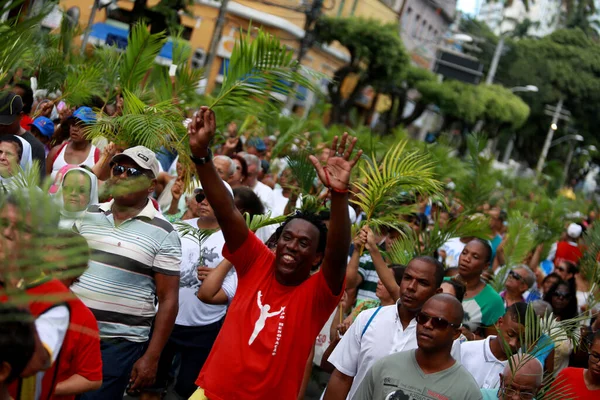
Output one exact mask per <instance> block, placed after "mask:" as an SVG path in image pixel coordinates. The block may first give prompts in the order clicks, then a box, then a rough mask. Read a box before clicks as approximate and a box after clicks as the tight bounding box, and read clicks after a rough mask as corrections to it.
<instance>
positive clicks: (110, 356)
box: [79, 339, 146, 400]
mask: <svg viewBox="0 0 600 400" xmlns="http://www.w3.org/2000/svg"><path fill="white" fill-rule="evenodd" d="M145 349H146V343H134V342H130V341H128V340H125V339H106V340H102V341H101V342H100V350H101V352H102V386H101V387H100V389H98V390H95V391H93V392H87V393H85V394H83V395H81V396H80V397H79V399H80V400H113V399H114V400H120V399H122V398H123V394H124V393H125V389H126V388H127V385H128V384H129V378H130V375H131V370H132V369H133V364H135V363H136V361H137V360H139V358H140V357H141V356H142V355H143V354H144V350H145Z"/></svg>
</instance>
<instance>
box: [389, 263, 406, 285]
mask: <svg viewBox="0 0 600 400" xmlns="http://www.w3.org/2000/svg"><path fill="white" fill-rule="evenodd" d="M390 268H391V269H392V272H393V273H394V279H395V280H396V283H397V284H398V285H400V282H402V277H403V276H404V271H405V270H406V266H405V265H401V264H390Z"/></svg>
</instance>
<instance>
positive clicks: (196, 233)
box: [173, 221, 218, 265]
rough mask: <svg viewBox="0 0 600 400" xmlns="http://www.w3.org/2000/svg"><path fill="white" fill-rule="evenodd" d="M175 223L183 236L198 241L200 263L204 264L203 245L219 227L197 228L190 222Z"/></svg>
mask: <svg viewBox="0 0 600 400" xmlns="http://www.w3.org/2000/svg"><path fill="white" fill-rule="evenodd" d="M173 225H175V229H177V232H179V234H180V235H181V237H188V238H190V239H192V240H193V241H195V242H196V243H198V248H199V249H200V251H199V260H198V261H199V263H200V264H199V265H204V260H203V259H202V245H203V244H204V242H206V240H207V239H208V238H209V237H210V236H211V235H212V234H213V233H215V232H217V231H218V229H200V228H196V227H194V226H192V225H190V224H188V223H185V222H182V221H177V222H175V223H174V224H173Z"/></svg>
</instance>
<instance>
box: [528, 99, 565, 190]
mask: <svg viewBox="0 0 600 400" xmlns="http://www.w3.org/2000/svg"><path fill="white" fill-rule="evenodd" d="M562 109H563V98H562V97H561V98H560V100H558V103H556V108H554V112H553V114H552V123H551V124H550V128H548V133H547V134H546V141H545V142H544V147H542V154H540V158H539V160H538V163H537V167H536V168H535V176H536V178H539V177H540V175H541V174H542V170H543V169H544V163H545V162H546V157H547V156H548V150H550V144H552V138H553V137H554V131H555V130H556V123H557V122H558V120H559V118H561V111H562Z"/></svg>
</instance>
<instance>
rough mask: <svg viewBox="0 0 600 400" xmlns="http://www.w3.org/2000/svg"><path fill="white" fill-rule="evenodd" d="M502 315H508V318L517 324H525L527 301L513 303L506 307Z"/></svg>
mask: <svg viewBox="0 0 600 400" xmlns="http://www.w3.org/2000/svg"><path fill="white" fill-rule="evenodd" d="M504 315H506V316H510V318H511V319H512V320H513V321H515V322H518V323H519V325H523V326H525V325H527V318H526V316H527V303H523V302H522V301H520V302H518V303H514V304H513V305H511V306H510V307H508V308H507V309H506V313H505V314H504Z"/></svg>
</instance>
